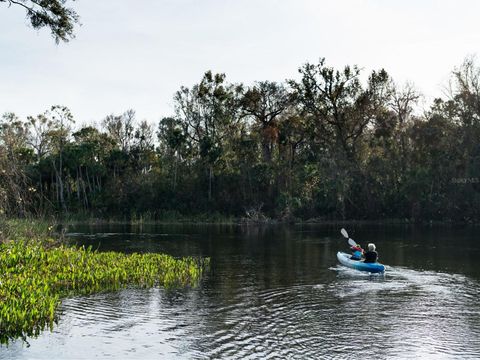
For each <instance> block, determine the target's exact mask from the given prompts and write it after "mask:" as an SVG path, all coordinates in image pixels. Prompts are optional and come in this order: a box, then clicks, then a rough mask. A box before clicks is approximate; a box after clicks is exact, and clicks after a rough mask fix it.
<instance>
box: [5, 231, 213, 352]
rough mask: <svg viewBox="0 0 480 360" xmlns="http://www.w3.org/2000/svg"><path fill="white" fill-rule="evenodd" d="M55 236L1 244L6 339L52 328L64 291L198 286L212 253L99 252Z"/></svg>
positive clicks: (70, 292)
mask: <svg viewBox="0 0 480 360" xmlns="http://www.w3.org/2000/svg"><path fill="white" fill-rule="evenodd" d="M52 241H53V240H43V241H40V240H33V241H26V240H17V241H7V242H5V243H3V244H1V245H0V343H2V344H5V343H8V341H9V340H11V339H16V338H23V339H26V338H27V337H28V336H36V335H38V334H39V333H40V332H41V331H42V330H44V329H46V328H52V327H53V325H54V323H55V321H56V320H57V313H56V310H57V307H58V305H59V304H60V300H61V299H62V298H64V297H67V296H71V295H76V294H91V293H95V292H99V291H105V290H115V289H120V288H125V287H127V286H137V287H152V286H164V287H166V288H172V287H185V286H192V287H193V286H195V285H197V284H198V282H199V280H200V278H201V276H202V274H203V272H204V271H205V269H206V268H207V267H208V264H209V259H208V258H207V259H196V258H191V257H187V258H181V259H175V258H173V257H171V256H169V255H164V254H157V253H147V254H137V253H134V254H128V255H127V254H123V253H117V252H98V251H94V250H92V249H91V247H89V248H84V247H81V248H78V247H71V246H65V245H59V246H58V245H56V246H51V244H52Z"/></svg>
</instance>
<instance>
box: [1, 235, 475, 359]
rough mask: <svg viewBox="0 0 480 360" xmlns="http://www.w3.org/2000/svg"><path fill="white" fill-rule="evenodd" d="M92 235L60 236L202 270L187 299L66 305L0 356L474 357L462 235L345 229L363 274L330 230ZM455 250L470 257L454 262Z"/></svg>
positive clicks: (177, 295)
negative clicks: (369, 260) (371, 261)
mask: <svg viewBox="0 0 480 360" xmlns="http://www.w3.org/2000/svg"><path fill="white" fill-rule="evenodd" d="M100 230H101V229H99V228H93V229H90V230H88V231H84V230H83V231H77V233H76V234H73V235H72V239H73V241H76V242H78V243H83V244H87V245H88V244H91V245H94V246H99V249H100V250H112V249H116V250H123V251H127V252H131V251H166V252H169V253H171V254H173V255H175V256H180V255H202V256H211V257H212V271H211V272H210V273H209V275H208V276H207V277H206V278H205V279H204V282H203V284H202V286H201V287H200V288H197V289H193V290H192V289H190V290H184V291H175V292H165V291H164V290H162V289H150V290H138V289H127V290H124V291H120V292H113V293H103V294H97V295H93V296H87V297H75V298H71V299H67V300H65V301H64V302H63V305H62V315H61V320H60V322H59V324H58V326H57V327H56V328H55V329H54V331H53V333H49V332H47V333H44V334H42V335H41V336H40V337H39V338H38V339H32V340H29V341H30V345H31V346H30V347H26V346H25V345H24V344H22V343H21V342H16V343H14V344H13V345H12V346H10V347H9V348H2V349H0V358H5V359H7V358H8V359H24V358H39V359H42V358H43V359H47V358H66V359H68V358H84V359H87V358H88V359H90V358H93V357H97V358H108V357H113V358H125V357H129V358H142V359H149V358H189V359H191V358H199V359H204V358H238V359H244V358H256V359H257V358H269V357H274V358H301V359H304V358H352V357H358V358H366V357H375V358H402V359H404V358H428V357H433V358H449V357H459V358H462V359H463V358H478V357H479V356H480V304H479V302H478V299H479V295H480V286H479V285H480V284H479V279H480V276H478V274H479V269H478V267H479V265H478V263H477V262H476V260H475V259H476V258H477V257H478V256H479V248H478V245H476V243H475V240H474V238H473V236H472V234H471V233H469V232H468V231H456V230H451V231H450V233H449V232H448V231H437V229H423V230H418V229H417V230H412V229H408V228H407V229H405V228H401V229H393V230H392V229H387V230H385V229H367V228H357V229H354V231H352V233H353V235H352V237H353V238H354V239H355V240H356V241H357V242H360V243H362V244H363V242H362V239H368V242H370V241H373V242H375V243H376V244H377V247H378V248H379V250H380V256H381V260H382V262H384V263H386V264H388V265H389V266H388V267H387V272H386V274H385V275H380V276H379V275H374V276H372V275H369V274H365V273H361V272H358V271H355V270H351V269H347V268H344V267H342V266H339V265H338V264H337V263H336V257H335V254H336V251H338V250H342V249H345V247H346V244H345V241H344V240H342V239H341V237H340V236H339V234H337V232H338V229H336V228H330V227H327V228H315V227H307V228H287V229H281V228H247V229H244V228H238V227H227V228H215V227H202V228H198V227H193V228H191V227H181V228H178V227H177V228H169V227H153V228H151V229H148V231H150V232H151V233H150V234H148V233H145V232H143V233H141V232H138V231H132V229H131V228H127V229H122V230H124V231H125V232H122V231H119V230H118V229H115V228H110V229H106V230H105V231H104V232H102V231H100ZM143 230H144V231H145V229H143ZM349 232H350V231H349ZM85 233H87V234H85ZM365 242H367V240H365ZM461 248H468V249H469V250H468V251H469V254H471V257H467V256H464V257H463V258H461V260H460V257H459V256H458V255H459V254H461ZM451 269H454V270H451Z"/></svg>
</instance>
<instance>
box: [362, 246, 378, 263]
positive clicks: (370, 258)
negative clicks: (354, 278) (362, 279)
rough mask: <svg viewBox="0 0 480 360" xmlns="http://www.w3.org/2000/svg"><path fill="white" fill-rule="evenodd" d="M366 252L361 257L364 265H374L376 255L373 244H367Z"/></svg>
mask: <svg viewBox="0 0 480 360" xmlns="http://www.w3.org/2000/svg"><path fill="white" fill-rule="evenodd" d="M367 249H368V251H366V252H365V253H364V254H363V255H364V256H365V260H364V261H363V262H366V263H375V262H377V259H378V253H377V251H376V247H375V244H372V243H370V244H368V246H367Z"/></svg>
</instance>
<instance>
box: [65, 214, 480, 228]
mask: <svg viewBox="0 0 480 360" xmlns="http://www.w3.org/2000/svg"><path fill="white" fill-rule="evenodd" d="M61 222H62V223H63V224H65V225H66V226H68V225H75V224H87V225H108V224H128V225H132V226H135V225H176V224H178V225H182V224H191V225H239V226H243V225H245V226H256V225H258V226H263V225H309V224H311V225H436V226H443V225H445V226H455V225H472V226H476V225H480V223H479V222H476V221H471V220H469V221H466V220H461V221H460V220H453V219H451V220H443V221H439V220H420V219H416V220H412V219H407V218H406V219H399V218H383V219H329V218H324V217H317V218H308V219H301V218H295V217H286V218H270V217H268V216H266V215H265V214H256V215H255V216H248V215H246V216H241V217H234V216H227V215H222V214H219V213H214V214H205V213H204V214H199V215H182V214H180V213H168V215H167V216H152V215H151V214H150V213H147V214H143V215H133V216H130V217H123V218H122V217H108V218H100V217H94V216H89V215H85V214H83V215H82V214H80V215H78V214H77V215H74V214H71V215H70V216H67V217H65V218H64V219H63V220H62V221H61Z"/></svg>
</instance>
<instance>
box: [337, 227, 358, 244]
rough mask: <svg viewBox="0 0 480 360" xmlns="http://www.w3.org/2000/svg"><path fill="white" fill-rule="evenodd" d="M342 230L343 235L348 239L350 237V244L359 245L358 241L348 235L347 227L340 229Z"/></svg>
mask: <svg viewBox="0 0 480 360" xmlns="http://www.w3.org/2000/svg"><path fill="white" fill-rule="evenodd" d="M340 232H341V233H342V235H343V236H344V237H345V238H346V239H348V244H349V245H350V246H356V245H357V243H356V242H355V241H354V240H353V239H350V237H349V236H348V233H347V230H345V229H343V228H342V230H340Z"/></svg>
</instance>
